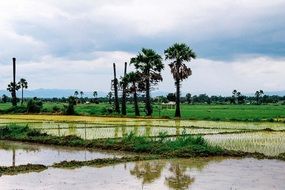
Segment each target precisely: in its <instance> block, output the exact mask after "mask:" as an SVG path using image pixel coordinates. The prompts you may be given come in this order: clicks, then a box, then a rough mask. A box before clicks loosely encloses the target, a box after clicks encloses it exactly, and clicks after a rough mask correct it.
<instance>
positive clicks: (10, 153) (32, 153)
mask: <svg viewBox="0 0 285 190" xmlns="http://www.w3.org/2000/svg"><path fill="white" fill-rule="evenodd" d="M122 155H123V154H122V153H115V152H104V151H97V150H96V151H91V150H84V149H77V148H67V147H64V148H62V147H54V146H43V145H34V144H26V143H16V142H10V141H0V166H13V165H16V166H17V165H23V164H28V163H30V164H44V165H52V164H53V163H56V162H61V161H64V160H79V161H85V160H92V159H96V158H113V157H115V156H117V157H121V156H122ZM0 187H1V186H0ZM0 189H1V188H0Z"/></svg>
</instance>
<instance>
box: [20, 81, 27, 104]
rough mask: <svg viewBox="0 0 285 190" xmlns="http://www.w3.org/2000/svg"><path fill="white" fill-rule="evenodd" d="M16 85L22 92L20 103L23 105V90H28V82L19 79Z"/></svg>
mask: <svg viewBox="0 0 285 190" xmlns="http://www.w3.org/2000/svg"><path fill="white" fill-rule="evenodd" d="M18 85H19V86H20V88H21V90H22V101H21V104H22V105H23V103H24V89H27V88H28V82H27V80H26V79H23V78H21V79H20V81H19V82H18Z"/></svg>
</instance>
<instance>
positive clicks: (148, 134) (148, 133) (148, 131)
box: [145, 125, 151, 137]
mask: <svg viewBox="0 0 285 190" xmlns="http://www.w3.org/2000/svg"><path fill="white" fill-rule="evenodd" d="M145 136H147V137H149V136H151V126H149V125H147V126H146V127H145Z"/></svg>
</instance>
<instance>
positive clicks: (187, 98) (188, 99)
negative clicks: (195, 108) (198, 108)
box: [186, 93, 192, 104]
mask: <svg viewBox="0 0 285 190" xmlns="http://www.w3.org/2000/svg"><path fill="white" fill-rule="evenodd" d="M191 98H192V96H191V94H190V93H187V94H186V101H187V103H188V104H190V103H191Z"/></svg>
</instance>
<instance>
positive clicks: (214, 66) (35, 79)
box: [0, 0, 285, 95]
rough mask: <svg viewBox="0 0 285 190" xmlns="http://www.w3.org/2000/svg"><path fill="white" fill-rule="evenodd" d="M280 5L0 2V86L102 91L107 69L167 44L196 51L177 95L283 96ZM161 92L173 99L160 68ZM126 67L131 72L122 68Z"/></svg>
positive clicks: (178, 0) (284, 33) (265, 0)
mask: <svg viewBox="0 0 285 190" xmlns="http://www.w3.org/2000/svg"><path fill="white" fill-rule="evenodd" d="M284 9H285V1H284V0H270V1H269V0H215V1H212V0H200V1H194V0H60V1H59V0H41V1H39V0H0V89H5V88H6V86H7V84H8V83H9V82H10V81H11V79H12V65H11V61H12V57H16V58H17V63H18V70H17V74H18V76H17V77H18V78H26V79H27V80H28V82H29V84H30V85H29V86H30V89H38V88H52V89H80V90H83V91H93V90H98V91H109V90H110V80H111V78H112V63H113V62H116V63H117V65H118V73H119V74H121V73H122V71H123V63H124V62H125V61H127V62H128V61H129V60H130V58H131V57H133V56H135V55H136V54H137V53H138V51H140V49H141V48H142V47H146V48H153V49H155V50H156V51H157V52H158V53H160V54H161V55H163V51H164V49H166V48H167V47H169V46H170V45H172V44H173V43H174V42H184V43H187V44H188V45H189V46H190V47H191V48H192V49H193V50H194V51H195V52H196V54H197V56H198V57H197V59H196V60H193V61H192V62H190V63H188V65H189V66H190V67H191V68H192V70H193V75H192V76H191V77H190V78H189V79H188V80H186V81H184V82H183V91H184V92H191V93H193V94H199V93H207V94H216V95H219V94H222V95H225V94H230V93H231V91H232V90H233V89H237V90H239V91H241V92H243V93H251V92H253V91H255V90H258V89H263V90H264V91H279V90H285V83H284V81H285V19H284V18H285V11H284ZM165 64H166V68H165V70H164V71H163V76H164V81H163V82H162V83H161V84H160V85H159V86H158V88H159V90H161V91H168V92H173V91H174V90H175V89H174V82H173V79H172V77H171V75H170V71H169V68H168V66H167V62H165ZM129 69H130V70H131V69H132V68H129Z"/></svg>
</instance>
